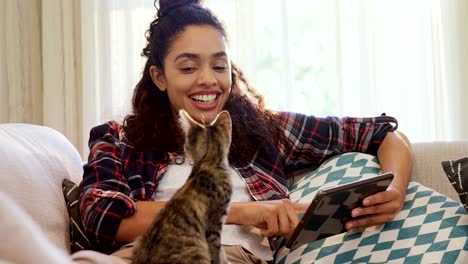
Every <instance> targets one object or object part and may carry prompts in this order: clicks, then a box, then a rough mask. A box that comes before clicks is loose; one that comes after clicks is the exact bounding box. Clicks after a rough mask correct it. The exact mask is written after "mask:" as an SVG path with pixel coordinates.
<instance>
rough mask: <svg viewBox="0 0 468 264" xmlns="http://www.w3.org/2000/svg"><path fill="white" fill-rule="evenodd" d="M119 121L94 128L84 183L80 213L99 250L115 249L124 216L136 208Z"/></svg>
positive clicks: (81, 190) (81, 189) (90, 238)
mask: <svg viewBox="0 0 468 264" xmlns="http://www.w3.org/2000/svg"><path fill="white" fill-rule="evenodd" d="M117 126H118V125H117V124H116V123H107V124H104V125H101V126H98V127H95V128H93V129H92V130H91V132H90V139H89V148H90V154H89V157H88V163H87V164H85V165H84V166H83V169H84V175H83V181H82V182H81V184H80V215H81V220H82V223H83V227H84V229H85V232H86V235H87V237H88V239H89V240H90V242H91V244H92V245H93V246H94V247H95V248H96V249H97V250H99V251H102V252H106V251H112V250H113V249H114V248H115V246H116V245H115V243H114V238H115V235H116V233H117V230H118V228H119V225H120V222H121V220H122V219H123V218H125V217H127V216H129V215H132V214H134V213H135V211H136V205H135V202H134V201H133V200H132V199H131V198H130V197H129V194H130V187H129V186H128V184H127V179H126V178H125V176H124V175H123V173H122V162H123V161H122V158H121V155H120V151H121V149H120V144H119V143H120V140H119V131H118V130H117V129H116V128H118V127H117Z"/></svg>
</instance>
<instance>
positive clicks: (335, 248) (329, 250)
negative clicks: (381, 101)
mask: <svg viewBox="0 0 468 264" xmlns="http://www.w3.org/2000/svg"><path fill="white" fill-rule="evenodd" d="M342 245H343V244H338V245H333V246H328V247H324V248H322V249H321V250H320V253H319V254H318V256H317V259H321V258H323V257H326V256H328V255H330V254H333V253H335V252H337V251H338V249H340V247H341V246H342Z"/></svg>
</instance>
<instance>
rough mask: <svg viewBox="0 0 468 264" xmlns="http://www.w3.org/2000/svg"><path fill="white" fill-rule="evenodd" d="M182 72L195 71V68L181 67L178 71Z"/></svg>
mask: <svg viewBox="0 0 468 264" xmlns="http://www.w3.org/2000/svg"><path fill="white" fill-rule="evenodd" d="M180 70H181V71H182V72H185V73H189V72H193V71H194V70H195V67H183V68H181V69H180Z"/></svg>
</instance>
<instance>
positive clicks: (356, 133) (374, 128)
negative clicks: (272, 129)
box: [280, 113, 398, 173]
mask: <svg viewBox="0 0 468 264" xmlns="http://www.w3.org/2000/svg"><path fill="white" fill-rule="evenodd" d="M391 123H394V125H392V124H391ZM280 124H281V127H282V129H283V130H284V135H285V139H286V142H287V144H280V150H281V152H282V154H283V157H284V162H285V172H286V173H291V172H294V171H298V170H301V169H305V168H312V169H315V168H316V167H318V166H319V165H320V164H321V163H322V162H324V161H325V160H326V159H328V158H330V157H331V156H334V155H337V154H340V153H346V152H362V153H367V154H371V155H377V150H378V149H379V146H380V144H381V143H382V141H383V139H384V138H385V136H386V135H387V132H388V131H394V130H396V129H397V127H398V124H397V120H396V119H395V118H393V117H390V116H385V115H382V116H378V117H371V118H356V117H344V118H338V117H324V118H319V117H315V116H307V115H302V114H296V113H281V114H280Z"/></svg>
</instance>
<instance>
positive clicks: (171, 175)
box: [156, 158, 273, 260]
mask: <svg viewBox="0 0 468 264" xmlns="http://www.w3.org/2000/svg"><path fill="white" fill-rule="evenodd" d="M179 160H180V159H179ZM191 172H192V165H190V163H189V161H188V159H187V158H186V159H185V161H184V162H183V163H182V164H180V165H179V164H177V165H176V164H171V165H169V167H168V170H167V172H166V174H165V175H164V177H163V178H162V179H161V181H160V182H159V185H158V188H157V190H156V200H159V201H168V200H169V199H170V198H171V197H172V196H173V195H174V194H175V192H176V191H177V190H178V189H179V188H180V187H182V185H183V184H184V183H185V182H186V181H187V178H188V176H189V175H190V173H191ZM229 173H230V175H231V179H232V191H233V192H232V197H231V202H251V201H253V198H252V196H251V195H250V193H249V191H248V189H247V186H246V185H245V182H244V180H243V179H242V177H241V175H240V174H239V173H238V172H237V171H236V170H235V169H233V168H232V167H229ZM221 244H223V245H241V246H243V247H244V248H246V249H248V250H249V251H251V252H252V253H253V254H254V255H255V256H257V257H259V258H262V259H264V260H273V253H272V251H271V249H270V246H269V244H268V239H267V238H266V237H265V236H263V235H262V234H261V233H260V230H259V229H258V228H255V227H252V226H241V225H224V226H223V230H222V232H221Z"/></svg>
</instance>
